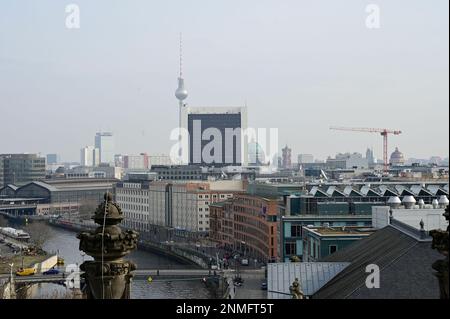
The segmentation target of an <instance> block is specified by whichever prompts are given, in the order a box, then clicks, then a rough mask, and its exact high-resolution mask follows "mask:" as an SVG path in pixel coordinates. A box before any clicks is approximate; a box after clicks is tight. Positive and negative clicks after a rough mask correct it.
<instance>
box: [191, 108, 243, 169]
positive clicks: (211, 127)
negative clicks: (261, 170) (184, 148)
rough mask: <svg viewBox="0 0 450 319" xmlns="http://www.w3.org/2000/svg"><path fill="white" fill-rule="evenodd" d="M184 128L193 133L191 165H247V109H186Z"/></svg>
mask: <svg viewBox="0 0 450 319" xmlns="http://www.w3.org/2000/svg"><path fill="white" fill-rule="evenodd" d="M182 127H183V128H184V129H186V130H187V132H188V133H189V143H188V145H189V154H188V162H189V164H193V165H207V166H211V165H213V166H229V165H233V166H236V165H244V166H245V165H247V160H248V156H247V147H248V146H247V144H248V141H247V136H246V134H244V132H245V131H246V129H247V108H246V107H185V108H183V112H182Z"/></svg>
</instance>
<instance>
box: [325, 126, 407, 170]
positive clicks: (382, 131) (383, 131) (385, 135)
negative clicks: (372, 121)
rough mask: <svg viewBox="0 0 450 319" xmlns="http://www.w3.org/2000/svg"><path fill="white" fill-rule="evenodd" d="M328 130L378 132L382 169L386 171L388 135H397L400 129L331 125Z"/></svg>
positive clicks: (387, 164)
mask: <svg viewBox="0 0 450 319" xmlns="http://www.w3.org/2000/svg"><path fill="white" fill-rule="evenodd" d="M330 130H338V131H353V132H367V133H380V134H381V136H383V161H384V171H385V172H387V171H388V169H389V161H388V135H389V134H394V135H399V134H401V133H402V131H399V130H389V129H386V128H365V127H340V126H331V127H330Z"/></svg>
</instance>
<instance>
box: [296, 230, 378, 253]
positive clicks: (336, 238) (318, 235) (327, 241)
mask: <svg viewBox="0 0 450 319" xmlns="http://www.w3.org/2000/svg"><path fill="white" fill-rule="evenodd" d="M374 231H375V230H374V229H373V228H368V227H354V226H349V227H348V226H342V227H331V226H327V227H311V226H309V227H308V226H303V256H302V261H304V262H315V261H319V260H321V259H322V258H325V257H327V256H329V255H331V254H334V253H335V252H337V251H338V250H342V249H344V248H346V247H347V246H349V245H351V244H352V243H354V242H355V241H357V240H359V239H361V238H364V237H368V236H370V235H371V234H373V232H374Z"/></svg>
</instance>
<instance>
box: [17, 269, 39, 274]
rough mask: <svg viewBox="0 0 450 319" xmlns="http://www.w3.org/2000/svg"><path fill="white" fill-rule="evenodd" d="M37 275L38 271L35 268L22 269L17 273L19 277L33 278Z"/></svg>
mask: <svg viewBox="0 0 450 319" xmlns="http://www.w3.org/2000/svg"><path fill="white" fill-rule="evenodd" d="M35 273H36V269H34V268H20V269H19V270H18V271H17V272H16V275H17V276H31V275H34V274H35Z"/></svg>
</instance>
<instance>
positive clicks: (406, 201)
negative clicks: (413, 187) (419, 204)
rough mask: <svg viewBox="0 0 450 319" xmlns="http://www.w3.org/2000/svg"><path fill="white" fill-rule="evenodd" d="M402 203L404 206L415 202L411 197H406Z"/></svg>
mask: <svg viewBox="0 0 450 319" xmlns="http://www.w3.org/2000/svg"><path fill="white" fill-rule="evenodd" d="M402 202H403V203H404V204H414V203H415V202H416V199H415V198H414V197H413V196H411V195H408V196H405V197H403V201H402Z"/></svg>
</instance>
